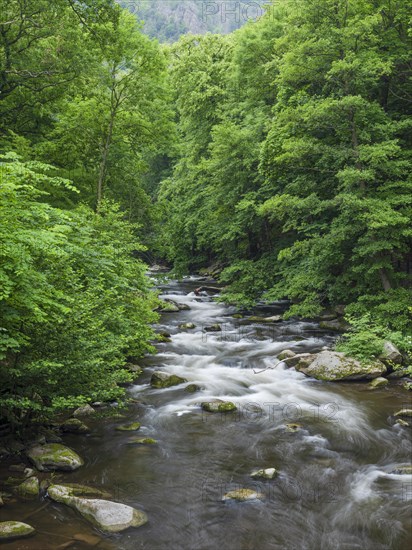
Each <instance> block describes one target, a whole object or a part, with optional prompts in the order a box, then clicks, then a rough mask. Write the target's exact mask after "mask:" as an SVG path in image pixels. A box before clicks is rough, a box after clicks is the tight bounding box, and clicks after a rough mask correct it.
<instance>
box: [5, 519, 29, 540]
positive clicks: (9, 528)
mask: <svg viewBox="0 0 412 550" xmlns="http://www.w3.org/2000/svg"><path fill="white" fill-rule="evenodd" d="M34 531H35V530H34V527H32V526H31V525H28V524H27V523H22V522H21V521H1V522H0V542H1V541H3V542H6V541H8V540H13V539H21V538H23V537H29V536H30V535H33V534H34Z"/></svg>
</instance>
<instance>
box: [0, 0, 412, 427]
mask: <svg viewBox="0 0 412 550" xmlns="http://www.w3.org/2000/svg"><path fill="white" fill-rule="evenodd" d="M123 4H126V2H123ZM155 4H156V3H151V7H150V10H155V9H156V8H155ZM175 4H176V6H177V5H178V3H177V2H176V3H175ZM175 4H173V3H172V4H170V5H169V4H168V8H167V9H170V10H173V9H174V7H175ZM186 4H187V3H186ZM165 5H166V4H165ZM0 8H1V16H0V114H1V118H0V121H1V122H0V153H1V161H0V162H1V164H0V170H1V182H0V242H1V248H0V377H1V380H2V385H1V389H0V406H1V408H2V413H1V416H3V417H6V418H7V419H8V420H9V421H10V422H13V423H15V424H21V425H23V424H24V423H26V422H27V421H28V420H30V419H31V418H33V417H39V416H40V417H41V416H42V415H43V416H44V415H50V414H52V413H53V412H55V411H56V410H60V409H61V408H62V407H64V406H67V405H75V404H81V403H85V402H87V401H91V400H97V399H114V398H116V397H119V396H121V395H122V394H123V393H124V390H123V389H121V388H119V387H118V386H117V383H118V382H124V381H127V380H129V379H130V374H129V373H128V372H127V370H125V368H124V367H125V364H126V361H127V358H128V357H130V356H139V355H142V354H144V353H145V352H146V351H148V350H149V351H150V350H151V349H152V347H151V345H150V340H151V339H153V336H154V335H153V331H152V329H151V328H150V323H152V322H153V321H154V320H155V319H156V317H157V316H156V313H154V310H155V309H156V306H157V301H156V298H155V296H154V295H153V294H152V293H151V292H150V291H149V287H148V282H147V279H146V277H145V276H144V272H145V269H146V265H145V264H143V263H142V259H145V260H146V261H148V262H150V261H152V260H154V259H155V260H158V261H166V262H168V263H169V265H171V266H172V265H173V266H174V271H175V273H178V274H183V273H188V272H191V271H197V270H199V269H201V268H205V267H207V266H209V265H211V264H215V265H217V266H219V267H220V268H221V269H222V272H221V275H220V282H221V283H223V284H224V285H225V287H226V288H225V292H224V294H223V299H224V300H226V301H227V302H229V303H234V304H237V305H239V306H241V307H249V306H251V305H252V304H254V303H256V301H259V300H260V301H262V300H263V301H266V302H271V301H274V300H277V299H288V300H289V301H290V303H291V307H290V309H289V311H288V313H287V315H289V316H295V315H298V316H302V317H306V318H308V317H313V316H316V315H318V314H319V313H320V312H321V311H322V310H323V309H324V308H327V307H335V306H340V308H341V309H342V310H343V307H345V314H346V319H347V321H349V322H350V323H351V324H352V327H353V328H352V331H351V332H350V333H349V335H348V337H347V338H346V339H345V340H343V341H342V343H341V344H340V345H341V346H342V347H343V348H344V349H347V350H349V351H350V352H351V353H353V354H354V355H357V356H359V357H361V358H369V357H372V356H376V355H379V353H380V352H381V350H382V345H383V341H384V339H387V338H390V340H391V341H392V342H394V343H395V344H397V345H398V346H399V347H400V349H401V350H402V352H404V353H408V352H409V353H410V352H411V349H412V342H411V333H412V307H411V304H412V300H411V272H412V255H411V243H412V224H411V219H412V192H411V191H412V185H411V184H412V181H411V160H412V159H411V142H412V132H411V130H412V119H411V116H410V115H411V106H412V57H411V39H412V31H411V20H412V3H411V1H410V0H376V1H374V2H369V1H366V0H316V2H307V0H277V1H276V2H274V4H273V5H272V6H271V8H270V10H268V12H267V14H266V15H265V16H263V17H261V18H260V19H258V20H257V21H251V22H250V23H248V24H246V25H244V26H243V27H242V28H240V29H238V30H236V31H235V32H233V33H230V34H226V35H223V34H211V33H206V34H198V35H191V34H189V35H184V36H182V37H181V38H180V39H179V40H178V41H177V42H176V43H173V44H171V45H167V46H166V45H159V43H158V42H157V41H156V40H151V39H150V38H149V37H147V36H146V35H145V34H144V33H143V31H142V24H141V23H139V22H138V18H136V15H135V14H134V13H130V12H129V11H128V10H126V9H122V8H120V6H119V5H118V4H117V3H116V2H114V0H86V1H84V2H77V0H55V1H53V2H50V1H49V0H30V1H28V0H0ZM146 9H147V10H149V7H148V6H146ZM165 9H166V8H164V10H165ZM164 10H163V9H162V10H160V11H158V12H157V13H158V16H159V18H161V17H163V16H165V17H166V15H165V14H166V11H164ZM130 11H132V10H130ZM147 13H149V12H147ZM167 13H168V12H167ZM149 20H150V18H148V19H147V21H148V22H149ZM150 21H151V23H150V24H153V25H156V24H157V23H156V21H154V20H153V19H151V20H150ZM182 21H183V22H182V25H183V26H182V28H181V29H180V30H179V33H180V32H186V30H191V29H192V30H193V27H191V26H190V25H189V24H188V23H187V21H186V19H185V18H183V19H182ZM159 25H161V29H162V32H163V33H164V36H159V35H158V33H157V31H156V32H154V31H153V33H152V32H151V31H150V34H154V35H156V36H158V37H159V38H161V39H163V38H164V39H165V40H172V39H173V38H175V32H176V29H175V27H173V25H172V27H173V28H171V30H168V28H169V27H168V26H167V25H166V24H165V22H164V20H163V19H161V20H160V19H159ZM216 28H220V27H216ZM214 29H215V27H214ZM196 30H197V29H196ZM201 30H202V29H200V28H199V32H200V31H201ZM223 30H225V31H227V30H230V28H229V27H227V28H225V29H223ZM202 32H203V31H202Z"/></svg>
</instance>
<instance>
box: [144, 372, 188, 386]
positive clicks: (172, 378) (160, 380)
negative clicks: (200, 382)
mask: <svg viewBox="0 0 412 550" xmlns="http://www.w3.org/2000/svg"><path fill="white" fill-rule="evenodd" d="M184 382H187V380H186V379H185V378H181V377H180V376H176V374H166V373H165V372H154V373H153V374H152V377H151V379H150V385H151V386H152V388H158V389H159V388H170V387H171V386H178V385H179V384H183V383H184Z"/></svg>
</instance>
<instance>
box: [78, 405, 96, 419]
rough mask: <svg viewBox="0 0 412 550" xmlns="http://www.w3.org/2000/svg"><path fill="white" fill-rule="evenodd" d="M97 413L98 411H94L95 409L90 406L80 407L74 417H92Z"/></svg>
mask: <svg viewBox="0 0 412 550" xmlns="http://www.w3.org/2000/svg"><path fill="white" fill-rule="evenodd" d="M95 413H96V411H95V410H94V409H93V407H91V406H90V405H83V406H82V407H79V408H78V409H76V410H75V411H74V413H73V416H74V417H77V416H90V415H91V414H95Z"/></svg>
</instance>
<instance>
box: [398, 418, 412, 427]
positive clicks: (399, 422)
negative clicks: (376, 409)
mask: <svg viewBox="0 0 412 550" xmlns="http://www.w3.org/2000/svg"><path fill="white" fill-rule="evenodd" d="M395 424H397V425H398V426H402V427H403V428H408V427H409V426H410V424H409V422H406V420H402V418H398V419H397V421H396V422H395Z"/></svg>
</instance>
